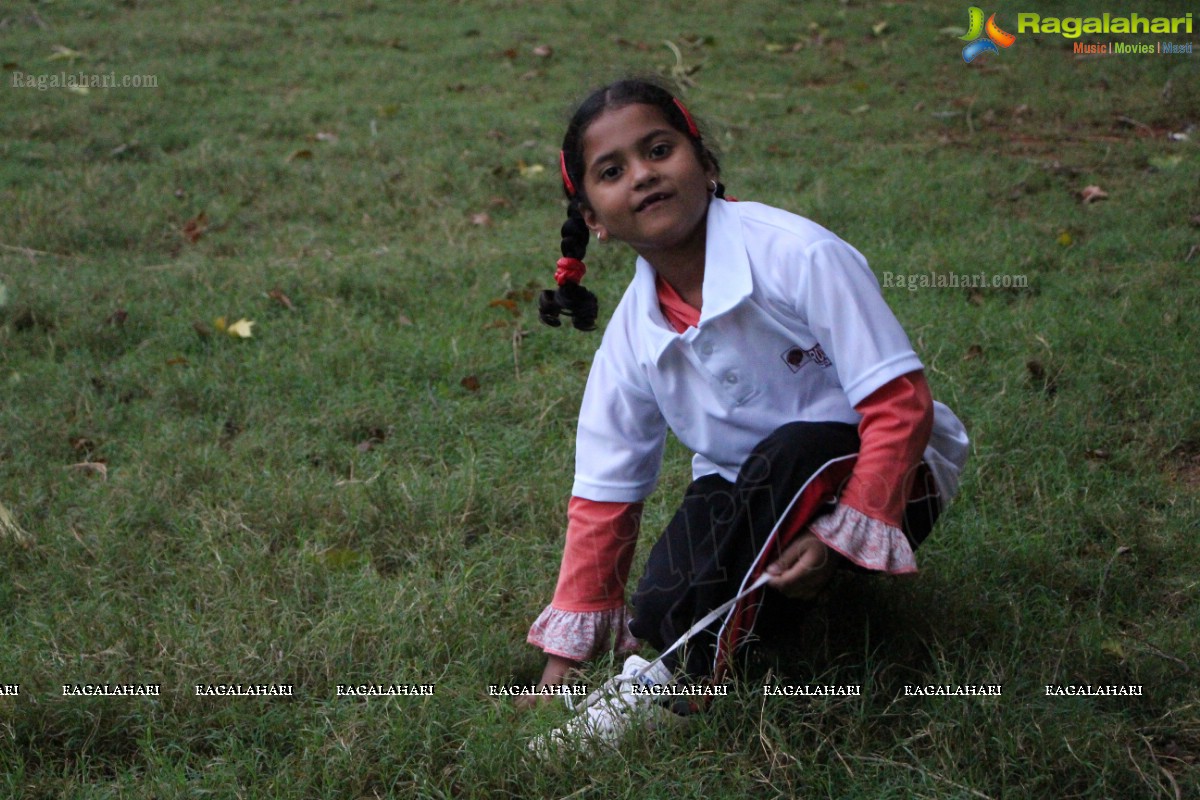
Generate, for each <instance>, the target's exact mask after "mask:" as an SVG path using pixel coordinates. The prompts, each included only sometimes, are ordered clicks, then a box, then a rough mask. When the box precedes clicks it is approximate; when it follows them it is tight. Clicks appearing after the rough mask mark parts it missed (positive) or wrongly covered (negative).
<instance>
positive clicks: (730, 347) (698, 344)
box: [572, 200, 967, 503]
mask: <svg viewBox="0 0 1200 800" xmlns="http://www.w3.org/2000/svg"><path fill="white" fill-rule="evenodd" d="M654 278H655V273H654V269H653V268H652V267H651V266H650V265H649V264H648V263H647V262H646V261H644V260H643V259H641V258H639V259H638V261H637V265H636V271H635V275H634V278H633V281H632V282H631V283H630V286H629V288H628V290H627V291H626V292H625V296H624V297H623V298H622V300H621V302H620V303H619V304H618V306H617V308H616V310H615V311H614V312H613V317H612V319H611V320H610V322H609V324H608V326H607V328H606V330H605V334H604V339H603V341H602V342H601V345H600V349H599V350H598V351H597V353H596V356H595V359H594V360H593V363H592V369H591V374H590V375H589V377H588V384H587V389H586V390H585V392H584V398H583V404H582V407H581V409H580V415H579V428H578V434H577V443H576V465H575V484H574V487H573V489H572V494H574V495H576V496H578V497H584V498H587V499H591V500H598V501H607V502H634V501H638V500H642V499H644V498H645V497H646V496H648V495H649V494H650V492H651V491H652V490H653V488H654V486H655V484H656V482H657V479H658V473H659V468H660V466H661V462H662V450H663V445H664V442H665V436H666V431H667V429H668V428H669V429H670V430H672V431H673V432H674V433H675V435H676V436H677V437H678V438H679V440H680V441H681V442H682V443H683V444H684V445H685V446H686V447H688V448H689V449H691V450H692V451H693V452H694V453H695V457H694V458H693V461H692V472H693V476H694V477H700V476H703V475H706V474H711V473H714V472H715V473H719V474H720V475H722V476H723V477H725V478H726V479H727V480H730V481H733V480H736V478H737V473H738V470H739V468H740V467H741V464H742V463H743V461H744V460H745V458H746V457H747V456H748V455H749V453H750V451H751V450H752V449H753V448H754V446H755V445H757V444H758V442H760V441H761V440H762V439H764V438H766V437H767V436H768V435H770V434H771V433H772V432H773V431H774V430H775V429H776V428H778V427H780V426H781V425H783V424H785V423H787V422H792V421H814V422H815V421H833V422H846V423H850V424H857V423H858V422H859V420H860V415H859V414H858V413H857V412H856V411H855V410H854V406H855V405H856V404H858V403H859V402H860V401H861V400H862V399H864V398H866V397H867V396H868V395H869V394H871V393H872V392H873V391H875V390H876V389H878V388H879V387H881V386H883V385H884V384H886V383H887V382H888V381H890V380H892V379H893V378H896V377H899V376H901V375H904V374H907V373H909V372H912V371H914V370H919V369H921V362H920V360H919V359H918V358H917V355H916V353H914V352H913V350H912V346H911V345H910V343H909V340H908V337H907V336H906V335H905V333H904V330H903V329H902V328H901V326H900V324H899V322H898V321H897V320H896V318H895V316H894V315H893V314H892V312H891V309H889V308H888V306H887V304H886V302H884V299H883V296H882V294H881V293H880V290H879V284H878V282H877V281H876V279H875V276H874V274H873V273H872V272H871V270H870V268H869V267H868V266H867V262H866V259H864V258H863V256H862V255H861V254H860V253H859V252H858V251H857V250H855V249H854V248H853V247H851V246H850V245H849V244H847V243H846V242H844V241H842V240H841V239H839V238H838V237H837V236H836V235H834V234H833V233H831V232H829V231H828V230H826V229H825V228H823V227H821V226H819V225H817V224H816V223H814V222H811V221H810V220H806V219H804V218H802V217H799V216H796V215H794V214H791V213H788V212H786V211H782V210H780V209H776V208H772V207H769V206H765V205H761V204H758V203H746V202H743V203H728V202H724V201H720V200H714V201H713V202H712V203H710V205H709V211H708V219H707V239H706V260H705V267H704V284H703V298H704V302H703V309H702V313H701V317H700V323H699V325H698V326H697V327H695V328H690V329H688V330H687V331H685V332H684V333H682V334H680V333H677V332H676V331H675V330H674V329H673V328H672V327H671V326H670V325H669V324H668V323H667V321H666V320H665V319H664V318H663V314H662V310H661V308H660V306H659V302H658V298H657V293H656V291H655V285H654ZM966 454H967V438H966V434H965V431H964V429H963V427H962V424H961V423H960V422H959V421H958V419H957V418H956V417H955V416H954V414H953V413H952V412H950V410H949V409H948V408H946V407H945V406H944V405H942V404H941V403H935V404H934V429H933V434H932V436H931V439H930V445H929V447H928V448H927V449H926V454H925V460H926V462H927V463H929V465H930V467H931V469H932V471H933V473H934V478H935V480H936V481H937V482H938V486H939V490H940V494H941V496H942V502H943V503H944V502H946V501H948V500H949V499H950V496H951V495H953V494H954V491H955V490H956V488H957V476H958V472H959V470H960V469H961V466H962V464H963V462H964V461H965V459H966Z"/></svg>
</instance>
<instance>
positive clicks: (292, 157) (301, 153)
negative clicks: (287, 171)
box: [283, 149, 313, 164]
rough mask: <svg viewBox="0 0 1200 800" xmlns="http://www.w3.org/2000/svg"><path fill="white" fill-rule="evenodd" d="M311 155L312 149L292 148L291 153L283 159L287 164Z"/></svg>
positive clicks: (305, 158)
mask: <svg viewBox="0 0 1200 800" xmlns="http://www.w3.org/2000/svg"><path fill="white" fill-rule="evenodd" d="M312 157H313V152H312V150H307V149H301V150H293V151H292V152H291V153H289V154H288V157H287V158H285V159H284V160H283V161H284V163H285V164H288V163H291V162H293V161H297V160H304V161H307V160H308V159H310V158H312Z"/></svg>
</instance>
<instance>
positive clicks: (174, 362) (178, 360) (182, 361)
mask: <svg viewBox="0 0 1200 800" xmlns="http://www.w3.org/2000/svg"><path fill="white" fill-rule="evenodd" d="M187 365H188V360H187V359H186V358H184V357H183V356H172V357H171V358H168V359H167V366H168V367H186V366H187Z"/></svg>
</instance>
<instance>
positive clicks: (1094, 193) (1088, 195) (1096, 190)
mask: <svg viewBox="0 0 1200 800" xmlns="http://www.w3.org/2000/svg"><path fill="white" fill-rule="evenodd" d="M1107 199H1108V192H1106V191H1104V190H1103V189H1101V188H1100V187H1099V186H1095V185H1092V186H1085V187H1083V188H1082V189H1080V190H1079V200H1080V202H1082V203H1083V204H1084V205H1085V206H1086V205H1088V204H1089V203H1094V202H1096V201H1097V200H1107Z"/></svg>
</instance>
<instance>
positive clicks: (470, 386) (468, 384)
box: [459, 375, 479, 392]
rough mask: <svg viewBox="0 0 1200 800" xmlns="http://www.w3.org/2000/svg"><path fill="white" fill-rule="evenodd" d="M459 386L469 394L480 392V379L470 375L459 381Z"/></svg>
mask: <svg viewBox="0 0 1200 800" xmlns="http://www.w3.org/2000/svg"><path fill="white" fill-rule="evenodd" d="M459 384H460V385H461V386H462V387H463V388H464V389H466V390H467V391H468V392H478V391H479V378H477V377H475V376H474V375H468V376H467V377H465V378H463V379H462V380H461V381H459Z"/></svg>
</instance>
